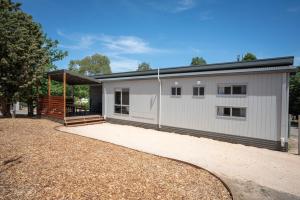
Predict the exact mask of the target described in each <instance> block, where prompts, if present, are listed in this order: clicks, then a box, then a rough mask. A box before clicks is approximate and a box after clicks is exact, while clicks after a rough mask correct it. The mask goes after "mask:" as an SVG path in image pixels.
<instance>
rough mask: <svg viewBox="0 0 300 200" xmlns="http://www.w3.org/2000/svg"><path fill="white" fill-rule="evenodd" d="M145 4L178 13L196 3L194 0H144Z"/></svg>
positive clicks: (192, 6)
mask: <svg viewBox="0 0 300 200" xmlns="http://www.w3.org/2000/svg"><path fill="white" fill-rule="evenodd" d="M146 4H147V5H148V6H150V7H152V8H154V9H156V10H159V11H164V12H169V13H180V12H183V11H186V10H190V9H192V8H194V7H195V6H196V5H197V3H196V0H176V1H175V0H172V1H146Z"/></svg>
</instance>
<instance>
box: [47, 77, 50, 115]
mask: <svg viewBox="0 0 300 200" xmlns="http://www.w3.org/2000/svg"><path fill="white" fill-rule="evenodd" d="M50 101H51V75H50V74H49V75H48V109H47V113H48V112H50V105H51V102H50Z"/></svg>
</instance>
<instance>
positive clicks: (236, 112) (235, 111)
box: [232, 108, 246, 117]
mask: <svg viewBox="0 0 300 200" xmlns="http://www.w3.org/2000/svg"><path fill="white" fill-rule="evenodd" d="M232 116H233V117H246V108H232Z"/></svg>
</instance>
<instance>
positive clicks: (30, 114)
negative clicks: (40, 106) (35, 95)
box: [27, 98, 33, 117]
mask: <svg viewBox="0 0 300 200" xmlns="http://www.w3.org/2000/svg"><path fill="white" fill-rule="evenodd" d="M27 109H28V117H33V100H32V98H28V99H27Z"/></svg>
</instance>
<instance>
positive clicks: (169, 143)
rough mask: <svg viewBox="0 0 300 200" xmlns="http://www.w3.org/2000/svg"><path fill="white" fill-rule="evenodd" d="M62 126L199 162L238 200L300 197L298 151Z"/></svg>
mask: <svg viewBox="0 0 300 200" xmlns="http://www.w3.org/2000/svg"><path fill="white" fill-rule="evenodd" d="M59 130H61V131H65V132H69V133H74V134H78V135H81V136H86V137H90V138H94V139H98V140H102V141H106V142H110V143H114V144H118V145H121V146H125V147H129V148H132V149H136V150H139V151H143V152H147V153H151V154H155V155H159V156H164V157H169V158H174V159H177V160H182V161H186V162H189V163H192V164H195V165H198V166H200V167H202V168H205V169H207V170H209V171H211V172H213V173H215V174H217V175H218V176H220V177H221V178H222V179H223V180H224V181H225V182H226V183H227V184H228V185H229V187H230V188H231V189H232V192H233V195H234V197H235V198H236V199H283V198H284V199H300V157H299V156H297V155H291V154H288V153H284V152H277V151H271V150H266V149H260V148H255V147H247V146H244V145H239V144H231V143H226V142H220V141H215V140H211V139H206V138H196V137H192V136H186V135H179V134H174V133H167V132H161V131H156V130H152V129H144V128H138V127H133V126H125V125H116V124H110V123H104V124H97V125H87V126H77V127H60V128H59Z"/></svg>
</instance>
